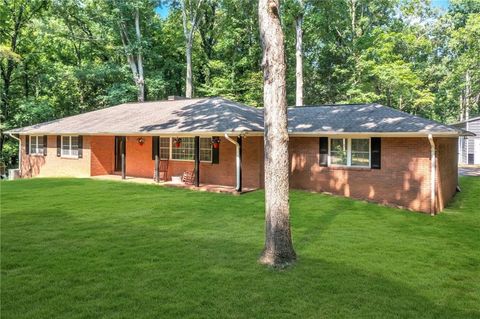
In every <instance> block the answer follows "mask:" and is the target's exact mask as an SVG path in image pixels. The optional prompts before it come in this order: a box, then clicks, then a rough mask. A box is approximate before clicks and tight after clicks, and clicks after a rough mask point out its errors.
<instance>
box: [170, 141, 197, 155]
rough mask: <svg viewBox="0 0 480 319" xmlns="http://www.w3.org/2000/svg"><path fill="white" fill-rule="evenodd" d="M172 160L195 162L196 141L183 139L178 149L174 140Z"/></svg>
mask: <svg viewBox="0 0 480 319" xmlns="http://www.w3.org/2000/svg"><path fill="white" fill-rule="evenodd" d="M172 159H174V160H184V161H193V160H194V159H195V139H194V138H193V137H182V142H181V143H180V146H179V147H177V146H176V145H175V142H174V139H173V138H172Z"/></svg>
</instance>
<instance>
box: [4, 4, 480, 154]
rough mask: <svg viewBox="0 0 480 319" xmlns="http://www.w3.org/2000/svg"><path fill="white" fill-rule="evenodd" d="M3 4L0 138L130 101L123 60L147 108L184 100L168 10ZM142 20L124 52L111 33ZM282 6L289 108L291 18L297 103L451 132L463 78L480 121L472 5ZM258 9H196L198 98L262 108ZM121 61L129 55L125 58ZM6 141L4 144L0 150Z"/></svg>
mask: <svg viewBox="0 0 480 319" xmlns="http://www.w3.org/2000/svg"><path fill="white" fill-rule="evenodd" d="M158 5H159V1H154V0H114V1H113V0H85V1H81V2H78V1H73V0H59V1H53V2H49V1H42V0H35V1H25V0H19V1H8V2H6V3H5V4H4V5H2V6H0V66H1V71H2V72H1V75H2V78H1V81H0V85H1V87H0V91H1V97H2V101H1V114H0V116H1V122H2V125H1V130H2V132H3V130H5V129H7V128H12V127H16V126H22V125H26V124H30V123H37V122H41V121H44V120H50V119H55V118H59V117H63V116H68V115H73V114H78V113H81V112H86V111H91V110H95V109H98V108H104V107H108V106H111V105H115V104H118V103H124V102H129V101H135V100H136V88H135V83H134V80H133V77H132V72H131V70H130V67H129V65H128V63H127V58H126V54H125V52H135V53H138V52H139V51H141V52H142V55H143V62H144V70H145V84H146V85H145V87H146V99H147V100H159V99H164V98H166V97H167V96H168V95H184V91H185V72H186V71H185V70H186V67H185V39H184V35H183V30H182V17H181V12H180V10H179V8H178V3H177V2H175V1H171V2H163V3H162V5H167V6H169V7H170V10H169V14H168V16H167V17H165V18H161V17H159V16H158V15H157V14H156V13H155V7H156V6H158ZM136 8H138V10H139V12H140V27H141V31H142V39H141V41H137V40H136V37H135V35H134V29H133V28H129V29H128V30H127V34H128V37H129V38H130V40H131V42H130V44H129V45H127V46H126V47H124V46H123V45H122V41H121V37H120V31H119V30H120V29H119V27H120V22H125V23H128V24H131V23H132V21H133V20H132V19H134V17H133V14H132V13H133V12H134V10H136ZM300 10H301V7H300V6H299V3H298V0H287V1H284V2H283V7H282V10H281V14H282V24H283V28H284V31H285V46H286V61H287V95H288V101H289V103H290V104H293V103H294V101H295V95H294V94H295V90H294V88H295V27H294V21H295V17H296V16H297V15H298V14H300V13H303V15H304V27H303V31H304V32H303V33H304V44H303V50H304V86H305V103H306V104H322V103H368V102H378V103H383V104H385V105H388V106H391V107H394V108H398V109H402V110H404V111H406V112H410V113H414V114H419V115H422V116H425V117H429V118H433V119H436V120H441V121H445V122H451V121H455V120H458V119H459V114H460V113H461V112H462V110H461V108H460V103H459V101H460V98H461V97H462V96H465V94H466V92H468V90H467V84H466V74H467V73H468V74H469V76H470V78H471V83H470V87H469V89H470V96H469V97H468V104H469V106H470V113H471V114H475V113H480V58H479V56H480V55H479V52H480V41H478V39H479V38H480V2H479V1H478V0H452V1H451V4H450V7H449V8H448V10H447V11H446V12H438V10H433V9H432V7H431V6H430V3H429V1H428V0H407V1H403V0H402V1H400V0H375V1H367V0H357V1H351V0H324V1H323V0H322V1H316V0H305V1H304V9H303V11H302V12H300ZM257 16H258V14H257V2H256V1H253V0H205V1H204V2H203V4H202V6H201V8H200V12H199V25H198V32H197V33H196V35H195V39H194V44H193V72H194V74H193V78H194V94H195V95H196V96H218V95H221V96H224V97H226V98H230V99H233V100H236V101H239V102H244V103H246V104H249V105H253V106H261V105H262V100H263V98H262V93H263V88H262V85H263V78H262V70H261V59H262V51H261V48H260V43H259V35H258V34H259V32H258V21H257V19H258V17H257ZM125 49H126V51H125ZM4 139H5V136H4V135H1V139H0V141H1V144H2V146H1V147H2V148H3V142H4Z"/></svg>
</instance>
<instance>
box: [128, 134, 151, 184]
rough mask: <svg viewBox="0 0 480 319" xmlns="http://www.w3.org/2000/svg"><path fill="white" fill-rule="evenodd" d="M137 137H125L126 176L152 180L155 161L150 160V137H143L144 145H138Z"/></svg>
mask: <svg viewBox="0 0 480 319" xmlns="http://www.w3.org/2000/svg"><path fill="white" fill-rule="evenodd" d="M138 138H139V136H127V144H126V156H125V166H126V174H127V175H128V176H137V177H146V178H153V173H154V170H155V161H154V160H152V137H151V136H145V137H143V138H144V141H145V142H144V143H143V145H141V144H140V143H138Z"/></svg>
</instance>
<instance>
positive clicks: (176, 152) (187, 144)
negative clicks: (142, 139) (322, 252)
mask: <svg viewBox="0 0 480 319" xmlns="http://www.w3.org/2000/svg"><path fill="white" fill-rule="evenodd" d="M181 140H182V142H181V143H180V146H179V147H177V146H176V145H175V141H174V139H173V138H172V139H171V143H170V145H171V147H172V152H171V153H172V154H171V155H172V160H181V161H193V160H195V138H194V137H182V138H181ZM211 141H212V139H211V138H210V137H201V138H200V161H202V162H211V161H212V142H211ZM161 143H162V142H161V141H160V145H161ZM160 152H161V148H160ZM160 157H161V156H160Z"/></svg>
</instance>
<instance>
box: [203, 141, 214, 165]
mask: <svg viewBox="0 0 480 319" xmlns="http://www.w3.org/2000/svg"><path fill="white" fill-rule="evenodd" d="M200 161H202V162H211V161H212V139H211V138H210V137H207V138H204V137H201V138H200Z"/></svg>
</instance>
